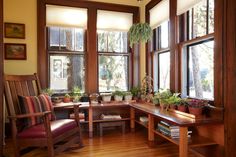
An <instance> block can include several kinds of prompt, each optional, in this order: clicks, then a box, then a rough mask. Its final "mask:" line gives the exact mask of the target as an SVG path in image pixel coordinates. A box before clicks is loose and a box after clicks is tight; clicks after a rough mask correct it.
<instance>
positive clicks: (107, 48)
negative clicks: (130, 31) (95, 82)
mask: <svg viewBox="0 0 236 157" xmlns="http://www.w3.org/2000/svg"><path fill="white" fill-rule="evenodd" d="M98 52H99V56H98V57H99V92H109V91H115V90H122V91H127V90H128V83H129V60H130V53H128V40H127V32H117V31H111V32H109V31H98Z"/></svg>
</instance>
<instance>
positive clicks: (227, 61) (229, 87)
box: [221, 0, 236, 157]
mask: <svg viewBox="0 0 236 157" xmlns="http://www.w3.org/2000/svg"><path fill="white" fill-rule="evenodd" d="M223 3H224V5H223V6H224V11H223V12H224V17H223V18H224V20H223V24H224V25H223V34H224V36H223V41H222V42H223V54H224V55H223V66H224V73H223V81H224V88H223V90H224V96H223V99H224V107H225V115H224V118H225V121H224V125H225V129H224V130H225V156H227V157H235V156H236V151H235V145H236V140H235V139H236V134H235V132H236V125H235V124H236V116H235V115H236V105H235V102H236V92H235V89H236V77H235V73H236V68H235V66H236V53H235V50H236V35H235V34H236V30H235V28H236V13H235V11H236V1H235V0H225V1H223V0H221V4H223Z"/></svg>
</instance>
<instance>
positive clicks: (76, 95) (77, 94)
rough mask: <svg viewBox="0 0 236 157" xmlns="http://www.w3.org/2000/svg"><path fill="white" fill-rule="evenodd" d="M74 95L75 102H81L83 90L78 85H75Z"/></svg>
mask: <svg viewBox="0 0 236 157" xmlns="http://www.w3.org/2000/svg"><path fill="white" fill-rule="evenodd" d="M72 97H73V101H74V102H79V101H80V98H81V90H80V88H79V87H78V86H75V87H73V89H72Z"/></svg>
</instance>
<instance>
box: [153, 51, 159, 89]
mask: <svg viewBox="0 0 236 157" xmlns="http://www.w3.org/2000/svg"><path fill="white" fill-rule="evenodd" d="M153 87H154V92H157V91H158V53H154V56H153Z"/></svg>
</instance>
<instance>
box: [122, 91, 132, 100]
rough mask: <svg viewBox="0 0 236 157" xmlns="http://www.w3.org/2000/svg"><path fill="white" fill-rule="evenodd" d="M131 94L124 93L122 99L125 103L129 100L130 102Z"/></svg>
mask: <svg viewBox="0 0 236 157" xmlns="http://www.w3.org/2000/svg"><path fill="white" fill-rule="evenodd" d="M132 96H133V95H132V93H131V92H125V93H124V97H125V98H124V99H125V101H130V100H132Z"/></svg>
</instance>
